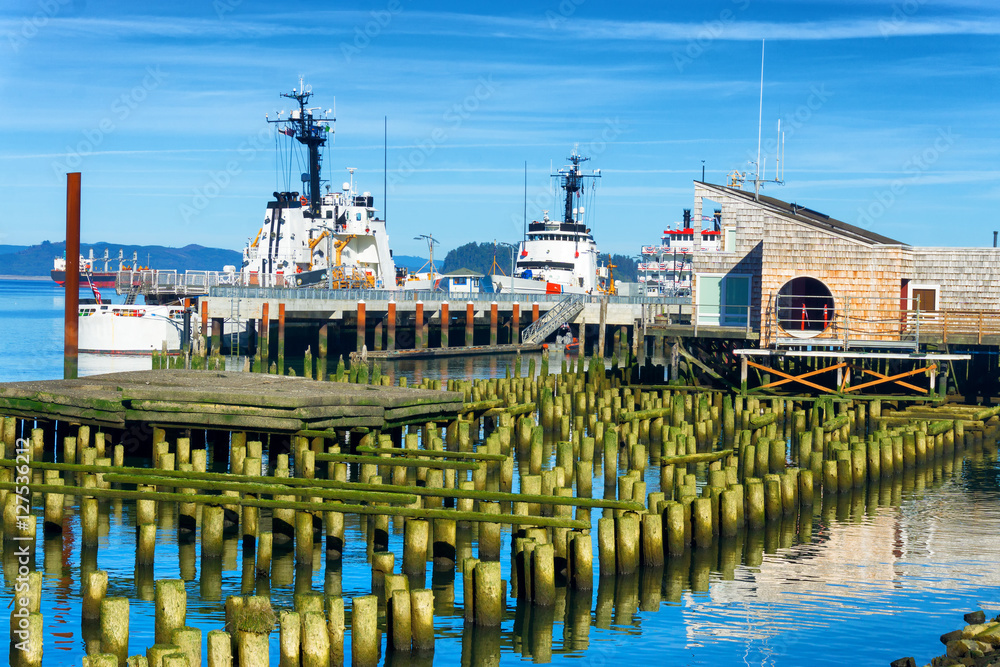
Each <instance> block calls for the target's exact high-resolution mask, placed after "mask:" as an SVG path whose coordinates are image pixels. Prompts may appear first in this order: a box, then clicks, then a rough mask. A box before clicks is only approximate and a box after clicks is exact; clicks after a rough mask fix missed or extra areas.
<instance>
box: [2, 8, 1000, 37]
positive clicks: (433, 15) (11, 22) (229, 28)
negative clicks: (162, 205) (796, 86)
mask: <svg viewBox="0 0 1000 667" xmlns="http://www.w3.org/2000/svg"><path fill="white" fill-rule="evenodd" d="M311 16H312V19H313V20H311V21H309V22H287V21H285V20H284V19H285V18H287V17H284V16H282V17H278V16H274V15H256V16H252V17H247V18H245V19H242V20H238V19H231V20H226V21H218V20H214V19H209V18H204V19H199V18H164V17H153V16H136V17H131V18H122V19H112V18H90V17H66V18H62V17H55V18H53V19H52V21H51V27H50V28H49V29H50V30H52V31H53V32H59V33H62V34H71V35H75V36H88V35H89V36H92V37H102V36H113V37H115V38H118V39H125V40H127V39H137V38H142V37H161V38H169V39H192V38H213V39H215V38H222V39H233V40H245V39H262V40H263V39H271V38H281V37H309V36H312V37H346V36H349V35H350V34H351V32H350V31H351V27H352V26H353V25H355V24H356V23H357V22H359V21H361V22H363V21H365V20H368V18H369V17H368V15H367V14H366V13H365V12H357V11H326V12H318V13H315V14H313V15H311ZM885 21H886V18H879V17H870V18H862V19H829V20H823V21H798V22H778V21H738V22H733V23H732V24H730V25H727V26H726V29H725V30H724V31H722V32H721V33H720V34H719V35H718V36H717V37H716V39H717V40H721V41H747V40H751V41H757V40H760V39H762V38H766V39H771V40H791V41H817V40H840V39H870V38H878V39H884V38H885V37H886V29H885ZM20 23H21V22H20V20H19V19H9V18H8V19H0V32H9V31H12V30H15V29H17V28H18V27H19V26H20ZM703 25H704V24H703V23H698V22H681V21H622V20H611V19H574V20H573V21H568V22H567V23H565V24H564V25H562V26H561V27H560V30H558V31H553V30H552V29H551V26H550V25H549V24H548V22H547V21H546V20H545V18H544V17H543V16H539V17H537V18H523V17H511V16H498V15H483V14H467V13H453V12H426V11H411V12H407V14H406V20H405V21H397V22H394V23H393V25H392V26H391V27H390V28H388V29H387V30H391V31H392V32H394V33H396V34H402V35H419V36H461V37H465V38H468V37H492V38H495V39H500V40H523V39H538V40H546V41H553V40H556V41H574V40H581V39H582V40H616V41H630V42H631V41H634V40H642V41H646V42H649V41H657V42H665V41H666V42H674V41H678V42H686V41H687V40H689V39H690V38H691V36H692V34H697V31H698V30H700V29H702V28H703ZM891 34H892V36H894V37H917V36H919V37H926V36H931V35H1000V19H998V18H996V17H995V16H971V15H970V16H967V17H926V18H925V17H913V18H910V19H908V20H907V21H905V22H902V23H900V24H899V25H893V28H892V33H891Z"/></svg>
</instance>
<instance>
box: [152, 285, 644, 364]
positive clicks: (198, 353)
mask: <svg viewBox="0 0 1000 667" xmlns="http://www.w3.org/2000/svg"><path fill="white" fill-rule="evenodd" d="M396 306H397V304H396V302H395V301H390V302H389V303H388V306H387V313H386V315H385V316H384V317H381V318H379V319H378V320H376V321H375V324H374V325H373V327H372V328H373V332H372V336H373V337H372V343H373V347H372V349H373V350H382V349H383V348H384V349H386V350H395V349H397V345H396V327H397V319H398V318H397V314H396ZM414 310H415V312H414V317H413V319H414V345H413V347H414V349H417V350H421V349H427V348H428V347H429V345H430V336H429V330H428V327H429V326H430V322H428V321H427V319H428V318H427V317H426V316H425V310H424V304H423V302H421V301H417V302H415V303H414ZM270 311H271V309H270V304H268V303H264V304H263V305H262V307H261V313H260V318H259V320H256V325H254V324H253V323H254V320H249V324H248V326H250V328H251V330H253V331H255V333H256V341H257V344H256V352H255V354H254V360H253V362H252V369H253V370H255V371H263V372H268V370H269V369H272V364H273V369H272V370H271V372H274V373H277V374H279V375H284V374H285V373H286V367H285V324H286V317H285V304H284V303H279V304H278V318H277V323H278V324H277V347H276V349H277V358H276V359H271V358H270V329H271V312H270ZM475 312H476V304H474V303H473V302H471V301H470V302H467V303H466V304H465V314H464V339H463V340H462V342H461V343H460V345H457V346H456V347H462V346H464V347H468V348H471V347H473V346H474V332H475ZM600 312H601V314H602V319H601V320H600V321H599V322H598V340H597V346H598V347H597V349H600V350H603V349H604V345H605V334H606V324H605V321H604V319H603V314H604V313H605V309H604V308H601V311H600ZM530 313H531V315H530V323H534V322H536V321H537V320H538V318H539V316H540V311H539V305H538V303H532V304H531V310H530ZM522 319H523V318H522V312H521V306H520V304H519V303H516V302H515V303H513V304H511V315H510V318H509V321H508V322H507V324H505V325H504V327H506V328H508V329H509V337H508V341H507V343H508V344H518V343H520V339H521V326H522ZM355 320H356V321H355V329H356V334H355V338H356V341H355V346H354V347H355V350H356V351H358V352H360V351H361V350H362V348H364V347H366V340H367V339H368V328H369V317H368V313H367V304H366V303H365V302H364V301H358V302H357V306H356V311H355ZM500 320H501V317H500V313H499V306H498V304H497V303H496V302H492V303H490V310H489V345H490V346H496V345H497V344H498V342H500V340H499V330H500V329H501V327H500ZM451 324H452V316H451V311H450V304H449V303H448V302H447V301H445V302H442V303H441V304H440V309H439V332H440V347H442V348H449V347H451V346H452V336H451V335H450V330H451V328H452V327H451ZM223 325H224V322H223V320H222V319H219V318H214V319H211V320H210V319H209V317H208V304H207V302H203V303H202V310H201V334H200V335H199V336H197V337H196V343H195V353H194V354H193V355H192V357H191V367H192V368H195V369H197V368H217V367H221V361H220V359H219V358H218V357H219V356H220V355H221V353H222V330H223ZM210 330H211V333H209V331H210ZM329 331H330V325H329V323H328V322H323V323H321V324H320V325H319V328H318V338H317V341H316V352H315V354H314V355H313V353H312V351H311V349H312V346H311V345H310V346H309V348H308V349H309V352H307V354H308V355H310V356H315V357H316V369H315V377H316V378H317V379H326V377H327V374H326V366H327V358H328V352H329V347H330V344H329V336H330V333H329ZM578 331H579V336H578V337H579V340H578V343H579V349H580V350H583V351H586V350H587V340H586V324H585V323H581V324H580V325H579V327H578ZM615 336H616V340H618V337H619V336H621V337H622V340H624V341H625V343H624V344H625V345H627V344H628V343H627V339H626V338H625V336H627V333H626V330H625V327H620V328H619V329H618V330H617V331H615ZM633 343H634V344H637V343H636V341H633ZM296 356H297V355H296ZM156 362H157V359H154V367H157V366H156V365H155V364H156ZM159 363H160V364H161V365H162V367H164V368H165V367H167V361H166V360H162V361H159ZM306 373H307V374H308V375H310V376H311V375H312V374H313V369H312V368H309V369H307V371H306Z"/></svg>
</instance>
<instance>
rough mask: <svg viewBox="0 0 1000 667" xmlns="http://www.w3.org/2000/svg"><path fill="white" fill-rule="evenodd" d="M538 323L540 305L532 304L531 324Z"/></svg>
mask: <svg viewBox="0 0 1000 667" xmlns="http://www.w3.org/2000/svg"><path fill="white" fill-rule="evenodd" d="M537 321H538V304H537V303H533V304H531V323H532V324H534V323H535V322H537Z"/></svg>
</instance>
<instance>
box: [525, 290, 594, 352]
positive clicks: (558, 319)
mask: <svg viewBox="0 0 1000 667" xmlns="http://www.w3.org/2000/svg"><path fill="white" fill-rule="evenodd" d="M585 299H586V295H585V294H571V295H569V296H567V297H566V298H565V299H563V300H562V301H560V302H559V303H557V304H556V305H555V306H553V307H552V308H551V309H549V311H548V312H547V313H545V314H544V315H542V316H541V317H539V318H538V320H536V321H535V322H533V323H532V324H531V325H530V326H528V328H526V329H525V330H524V331H523V332H521V344H522V345H537V344H538V343H541V342H542V341H544V340H545V339H546V338H548V336H549V334H550V333H552V332H553V331H555V330H556V329H558V328H559V327H560V326H562V324H563V323H564V322H569V321H570V320H572V319H573V318H574V317H576V316H577V315H579V314H580V312H581V311H582V310H583V302H584V300H585Z"/></svg>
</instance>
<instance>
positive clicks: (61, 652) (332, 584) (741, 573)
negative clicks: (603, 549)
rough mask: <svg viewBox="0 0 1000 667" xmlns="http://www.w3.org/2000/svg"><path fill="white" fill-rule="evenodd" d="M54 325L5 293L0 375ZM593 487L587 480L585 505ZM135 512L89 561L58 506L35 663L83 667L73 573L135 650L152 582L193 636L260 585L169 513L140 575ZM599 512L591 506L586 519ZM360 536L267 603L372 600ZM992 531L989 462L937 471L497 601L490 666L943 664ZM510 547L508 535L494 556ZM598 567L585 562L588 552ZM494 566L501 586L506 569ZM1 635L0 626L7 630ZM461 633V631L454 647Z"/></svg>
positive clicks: (443, 586)
mask: <svg viewBox="0 0 1000 667" xmlns="http://www.w3.org/2000/svg"><path fill="white" fill-rule="evenodd" d="M61 317H62V296H61V293H60V290H58V289H56V288H53V287H52V286H51V285H49V284H47V283H19V282H8V281H0V341H2V343H0V345H2V347H0V380H5V381H9V380H25V379H50V378H57V377H60V376H61V374H62V360H61V356H60V355H61V345H62V339H61V333H62V332H61ZM505 363H506V359H497V358H476V359H472V360H459V359H453V360H449V361H447V362H433V363H423V362H419V361H411V362H408V363H407V364H406V365H402V364H400V365H399V366H398V367H396V368H395V369H394V372H398V373H399V374H404V375H407V376H408V377H411V378H413V379H419V378H420V377H487V376H494V375H500V376H502V375H503V373H504V365H505ZM148 365H149V361H148V359H124V360H123V359H121V358H101V357H94V358H90V359H81V369H82V370H83V371H84V372H108V371H111V370H123V369H126V368H129V369H130V368H148ZM517 478H518V476H517V475H515V483H516V480H517ZM601 479H602V478H601V477H598V478H596V479H595V481H594V488H595V492H596V493H599V492H600V488H601V484H600V482H601ZM646 480H647V482H648V484H649V486H648V491H651V492H652V491H656V490H657V488H656V486H657V483H658V480H659V475H658V471H656V470H653V469H650V470H648V471H647V474H646ZM39 501H40V499H39ZM36 506H37V504H36ZM133 511H134V507H133V506H132V505H129V504H127V503H126V504H124V505H115V504H108V505H105V506H104V507H103V508H102V517H103V519H104V524H103V526H104V527H103V529H102V536H101V543H100V547H99V549H98V550H97V551H96V553H95V552H90V551H87V550H81V547H80V541H79V535H80V529H79V522H78V518H77V515H76V512H75V509H74V511H67V525H66V530H65V532H64V534H63V535H62V537H61V538H57V539H48V540H39V541H38V547H37V554H36V566H37V568H38V569H39V570H41V571H43V572H44V573H45V579H44V590H43V602H42V605H43V608H42V613H43V614H44V618H45V627H46V633H47V634H46V640H45V641H46V644H45V650H46V658H45V662H46V664H49V665H62V664H80V660H81V658H82V656H83V655H84V653H85V644H86V640H87V639H88V638H90V637H92V635H91V634H90V633H91V630H90V629H89V628H84V627H83V626H82V625H81V619H80V608H79V598H80V572H81V568H83V569H84V570H86V569H89V568H93V567H97V568H100V569H104V570H107V571H108V574H109V590H108V594H109V595H122V596H126V597H129V598H130V600H131V619H132V620H131V623H132V625H131V628H132V631H131V646H130V652H131V653H137V652H144V651H145V648H146V647H147V646H149V645H150V644H152V643H153V624H152V618H153V603H152V581H154V580H155V579H162V578H182V579H185V580H187V581H188V586H187V591H188V618H187V622H188V625H193V626H197V627H200V628H202V629H203V631H204V632H205V633H207V632H208V631H209V630H213V629H220V628H221V627H222V625H223V618H224V614H223V606H222V605H223V601H224V600H225V598H226V596H228V595H234V594H242V593H247V592H249V591H250V590H251V589H252V588H253V587H254V586H257V587H258V588H257V590H258V591H260V590H261V589H260V586H261V584H260V583H258V582H254V581H253V579H252V577H249V578H248V577H244V568H243V559H242V550H241V549H240V548H239V542H238V541H236V540H227V543H226V544H227V548H226V554H225V556H224V557H223V558H222V559H221V560H217V561H205V562H202V560H201V558H200V554H199V549H200V544H199V543H198V542H193V543H180V542H179V541H178V539H177V530H176V520H175V517H174V516H172V515H169V514H164V515H162V516H161V523H160V530H159V531H158V534H157V542H158V544H157V553H156V564H155V565H154V566H153V568H152V571H151V572H149V571H145V572H144V571H138V572H137V571H136V568H135V566H134V557H135V556H134V555H135V533H134V524H135V521H134V517H133ZM598 516H599V513H597V512H595V514H594V515H593V519H594V520H595V521H596V519H597V518H598ZM39 523H41V520H40V517H39ZM363 534H364V533H363V531H362V526H361V524H360V523H359V521H358V520H357V519H354V520H353V521H352V519H351V517H348V525H347V526H346V534H345V537H346V542H347V551H346V554H345V558H344V560H343V563H342V565H341V566H339V567H338V568H337V569H335V570H327V569H326V567H325V563H324V562H323V561H322V559H321V557H319V555H318V559H317V561H316V562H315V563H314V568H311V569H310V568H305V569H296V568H295V565H294V561H293V559H292V557H291V556H290V555H289V556H287V557H284V558H279V557H277V556H276V558H275V562H274V569H273V572H272V577H271V581H270V592H271V596H272V600H273V602H274V605H275V608H276V609H279V610H280V609H287V608H291V606H292V594H293V593H294V592H295V591H296V590H302V589H305V588H311V589H312V590H316V591H323V590H337V589H338V588H339V589H341V590H342V591H343V595H344V597H345V598H347V602H348V606H349V604H350V598H351V597H352V596H356V595H364V594H367V593H368V592H369V591H370V583H371V569H370V566H369V565H368V564H367V562H366V558H365V551H364V547H363V537H362V536H363ZM595 534H596V531H595ZM998 536H1000V466H998V464H997V461H996V460H995V458H992V459H982V458H980V459H978V460H975V461H968V462H966V463H964V464H958V465H953V464H951V462H948V463H946V464H945V465H944V466H943V467H938V468H937V469H928V470H924V471H920V472H919V473H912V474H909V475H907V476H904V478H903V479H899V480H896V482H895V483H893V484H886V485H884V486H883V487H881V488H878V489H869V490H868V492H866V493H858V494H855V495H851V496H839V497H837V498H836V499H834V500H833V501H829V502H825V503H824V504H817V506H816V507H815V508H814V511H813V516H812V517H811V519H808V518H806V519H804V520H803V521H802V522H801V524H800V525H796V524H794V522H785V523H782V524H780V525H771V526H769V528H768V530H766V531H765V532H763V533H760V534H756V535H748V536H743V537H741V538H739V539H738V540H732V541H726V542H723V543H721V544H717V545H715V546H713V547H712V548H710V549H704V550H700V551H697V552H694V553H693V554H688V555H687V556H685V557H683V558H680V559H672V560H670V561H669V562H668V565H667V567H666V568H665V569H664V570H662V571H654V572H649V571H646V572H643V573H641V574H640V575H637V576H634V577H627V578H604V579H600V580H598V579H596V578H595V590H594V591H593V593H592V594H591V595H586V594H584V595H583V596H582V597H581V596H580V595H577V594H571V595H566V594H565V590H564V589H560V600H559V602H558V603H557V605H556V607H555V609H554V610H553V611H551V612H547V613H546V612H541V613H540V612H539V611H538V610H537V609H534V610H530V612H528V611H527V610H526V609H525V608H523V607H522V608H518V609H515V605H514V601H513V600H508V618H507V620H506V621H505V623H504V625H503V627H502V631H501V635H500V640H499V645H500V650H501V662H502V663H505V664H511V663H514V662H517V661H534V662H554V663H560V662H561V663H570V664H586V665H606V664H609V663H614V662H619V661H622V660H633V661H648V662H650V664H683V665H730V664H747V665H802V664H811V665H844V664H851V663H854V664H859V665H887V664H888V663H889V662H890V661H891V660H893V659H895V658H898V657H901V656H903V655H914V656H915V657H916V658H917V661H918V664H924V663H927V662H929V661H930V659H931V657H933V656H935V655H938V654H940V653H941V652H942V648H943V647H942V645H941V643H940V642H939V641H938V639H937V638H938V636H939V635H940V634H941V633H943V632H946V631H948V630H951V629H954V628H956V627H960V626H961V625H962V623H963V622H962V618H961V617H962V614H963V613H965V612H967V611H971V610H973V609H978V608H983V609H986V610H987V612H988V613H991V614H996V613H997V612H998V611H1000V568H998V566H997V563H998V561H1000V537H998ZM595 540H596V537H595ZM401 542H402V536H401V524H396V525H395V530H394V531H393V534H392V535H391V537H390V548H391V549H392V550H393V551H394V552H395V553H397V555H399V554H401V553H402V543H401ZM459 542H460V546H459V554H460V556H461V555H462V551H463V550H464V551H465V552H467V553H468V555H472V554H473V553H474V552H475V545H474V536H473V535H471V534H469V533H465V534H464V535H463V534H460V536H459ZM509 549H510V533H509V531H505V532H504V544H503V552H502V553H504V554H509ZM594 558H595V566H596V559H597V549H596V544H595V549H594ZM501 563H502V566H503V576H504V578H505V579H509V578H510V562H509V558H508V557H506V556H504V557H503V558H502V560H501ZM3 564H4V575H5V581H4V587H3V589H2V592H0V607H3V608H8V607H7V605H8V604H9V603H10V598H11V595H12V590H13V588H12V587H13V579H12V576H13V575H14V570H13V569H12V565H13V563H12V561H11V558H10V557H9V553H7V554H5V557H4V559H3ZM426 581H427V585H429V586H430V585H433V586H434V588H435V591H436V593H435V598H436V609H435V627H436V629H437V634H438V638H437V647H436V652H435V656H434V662H435V663H436V664H442V665H448V664H459V663H460V662H465V663H466V664H478V659H479V658H482V657H483V656H484V653H485V652H487V651H488V650H489V643H483V642H482V641H481V637H480V638H476V637H473V636H471V634H470V633H469V631H468V630H464V629H463V621H462V616H461V614H462V583H461V582H462V575H461V573H457V574H456V575H455V577H454V579H449V580H444V581H438V580H437V579H434V580H433V581H432V577H431V574H430V572H428V574H427V578H426ZM0 627H4V628H5V629H6V627H7V625H6V622H4V623H2V624H0ZM349 627H350V620H349V617H348V629H349ZM4 632H6V630H4ZM463 632H464V633H465V634H466V635H468V636H466V637H465V638H464V647H463ZM383 641H384V639H383ZM348 645H349V636H348ZM345 650H348V651H349V646H348V647H346V649H345ZM348 655H349V654H348ZM271 656H272V663H273V664H278V633H277V632H275V633H273V634H272V636H271ZM463 656H464V657H463ZM349 659H350V658H349V657H348V660H349ZM467 661H471V662H467ZM397 664H406V663H397Z"/></svg>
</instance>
